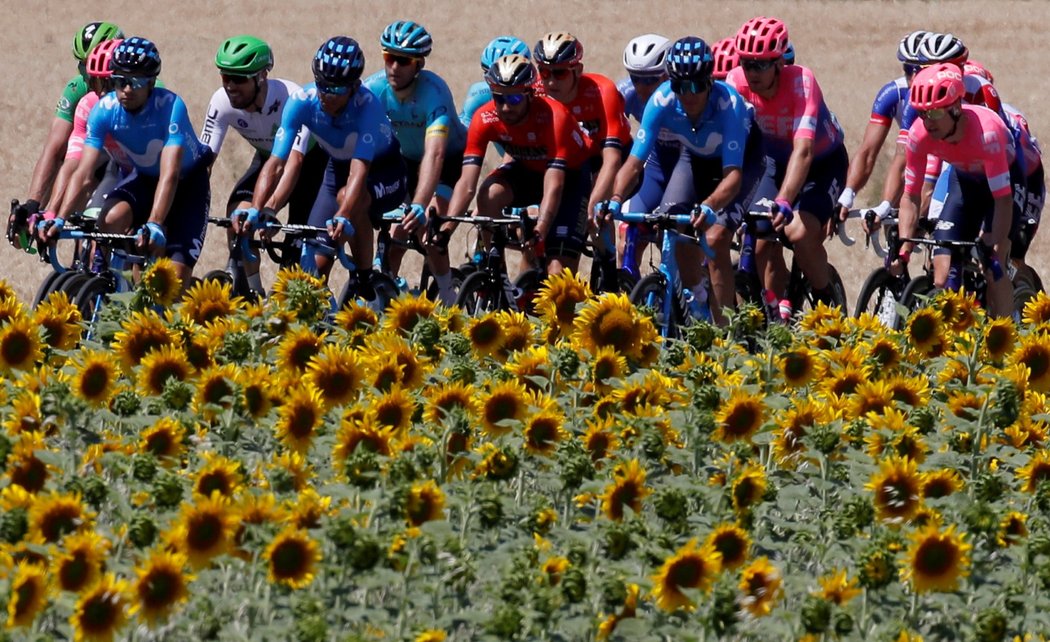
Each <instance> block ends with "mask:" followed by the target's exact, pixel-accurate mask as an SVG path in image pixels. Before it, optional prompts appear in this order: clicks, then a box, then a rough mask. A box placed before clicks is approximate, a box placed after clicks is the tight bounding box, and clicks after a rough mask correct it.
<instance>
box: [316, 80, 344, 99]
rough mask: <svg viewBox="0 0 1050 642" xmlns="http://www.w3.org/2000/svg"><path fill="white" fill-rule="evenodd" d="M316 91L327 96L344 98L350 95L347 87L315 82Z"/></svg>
mask: <svg viewBox="0 0 1050 642" xmlns="http://www.w3.org/2000/svg"><path fill="white" fill-rule="evenodd" d="M314 85H315V86H316V87H317V91H318V92H320V93H322V94H327V95H329V96H345V95H347V94H349V93H350V86H349V85H330V84H328V83H326V82H315V83H314Z"/></svg>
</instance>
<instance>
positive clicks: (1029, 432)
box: [1003, 414, 1047, 450]
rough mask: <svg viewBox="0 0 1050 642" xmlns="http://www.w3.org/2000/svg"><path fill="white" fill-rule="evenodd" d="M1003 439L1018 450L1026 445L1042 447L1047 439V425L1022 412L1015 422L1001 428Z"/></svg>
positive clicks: (1026, 446)
mask: <svg viewBox="0 0 1050 642" xmlns="http://www.w3.org/2000/svg"><path fill="white" fill-rule="evenodd" d="M1003 437H1004V439H1003V441H1005V442H1006V443H1008V444H1010V445H1011V446H1013V447H1014V448H1017V449H1018V450H1023V449H1026V448H1028V447H1030V446H1031V447H1033V448H1042V447H1043V446H1044V445H1045V443H1046V440H1047V426H1046V424H1045V423H1044V422H1042V421H1033V420H1032V417H1031V415H1027V414H1022V415H1021V416H1020V417H1019V418H1018V419H1017V421H1016V422H1014V423H1013V424H1012V425H1010V426H1007V427H1006V428H1005V429H1003Z"/></svg>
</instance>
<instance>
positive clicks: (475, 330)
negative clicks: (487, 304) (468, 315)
mask: <svg viewBox="0 0 1050 642" xmlns="http://www.w3.org/2000/svg"><path fill="white" fill-rule="evenodd" d="M466 335H467V338H468V339H470V345H471V347H472V348H473V349H474V352H475V353H476V354H478V355H480V356H483V357H486V356H494V355H496V354H497V353H498V352H499V350H500V348H501V347H502V346H503V341H504V339H505V337H504V335H503V326H502V325H501V324H500V318H499V315H498V314H496V313H495V312H488V313H486V314H484V315H482V316H480V317H478V318H476V319H471V320H470V323H469V324H468V325H467V329H466Z"/></svg>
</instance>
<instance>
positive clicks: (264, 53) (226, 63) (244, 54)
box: [215, 36, 273, 76]
mask: <svg viewBox="0 0 1050 642" xmlns="http://www.w3.org/2000/svg"><path fill="white" fill-rule="evenodd" d="M215 66H216V67H218V68H219V71H220V72H222V73H224V74H231V75H234V76H254V75H255V74H257V73H259V72H260V71H264V70H265V71H269V70H271V69H273V50H271V49H270V45H268V44H266V43H265V42H263V41H262V40H260V39H258V38H256V37H255V36H234V37H232V38H228V39H226V40H224V41H223V43H222V44H221V45H219V50H218V51H217V52H216V53H215Z"/></svg>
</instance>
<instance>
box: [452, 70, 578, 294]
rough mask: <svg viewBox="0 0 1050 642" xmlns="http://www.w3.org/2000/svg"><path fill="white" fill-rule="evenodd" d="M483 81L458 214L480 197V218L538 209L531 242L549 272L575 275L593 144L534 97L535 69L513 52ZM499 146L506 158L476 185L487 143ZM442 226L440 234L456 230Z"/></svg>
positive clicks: (555, 105) (455, 197) (555, 107)
mask: <svg viewBox="0 0 1050 642" xmlns="http://www.w3.org/2000/svg"><path fill="white" fill-rule="evenodd" d="M485 78H486V80H487V81H488V83H489V88H490V90H491V91H492V101H490V102H488V103H486V104H485V105H483V106H482V107H481V109H479V110H478V111H477V112H476V113H475V114H474V118H473V119H472V120H471V121H470V129H469V130H468V131H467V147H466V150H465V152H464V156H463V173H462V175H461V176H460V178H459V181H458V182H457V183H456V187H455V190H454V191H453V193H452V199H451V201H450V202H449V212H451V213H452V214H462V213H464V212H466V210H467V207H468V206H469V205H470V202H471V201H473V200H474V197H475V194H476V195H477V207H478V212H479V213H480V214H482V215H485V216H492V215H498V214H499V212H500V211H501V210H502V208H504V207H507V206H517V207H527V206H530V205H534V204H536V203H539V219H538V221H537V223H536V230H535V236H534V238H533V239H529V240H530V242H535V241H536V240H542V241H543V242H544V243H545V245H546V258H547V261H548V264H547V271H548V273H549V274H557V273H559V272H561V270H562V268H563V267H568V268H570V269H571V270H573V271H575V270H576V268H577V265H578V263H579V258H580V252H581V250H582V249H583V243H584V234H585V231H586V226H587V210H586V207H587V198H588V194H589V193H590V186H591V174H590V167H589V159H590V156H591V149H590V147H591V142H590V139H589V138H588V136H587V134H586V133H585V132H584V131H583V130H582V129H581V128H580V126H579V124H578V123H577V122H576V120H575V119H574V118H573V117H572V115H571V114H570V113H569V110H568V109H566V108H565V106H564V105H562V104H561V103H559V102H557V101H556V100H553V99H551V98H548V97H546V96H538V95H535V87H534V85H535V82H536V68H535V67H533V65H532V63H531V62H530V61H529V59H528V58H525V57H524V56H520V55H517V54H511V55H509V56H503V57H502V58H498V59H497V60H496V61H495V62H493V63H492V65H491V66H490V67H489V70H488V72H486V74H485ZM495 141H502V143H503V145H504V148H505V149H506V153H507V160H506V162H504V163H503V164H502V165H500V166H499V167H498V168H496V169H495V170H494V171H493V172H492V173H490V174H489V175H488V177H487V178H485V180H484V181H482V183H481V188H480V190H479V189H478V180H479V179H480V178H481V165H482V162H483V160H484V158H485V151H486V148H487V146H488V144H489V143H493V142H495ZM453 227H454V226H453V225H452V224H446V225H445V226H443V232H445V233H448V232H451V230H452V229H453Z"/></svg>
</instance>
